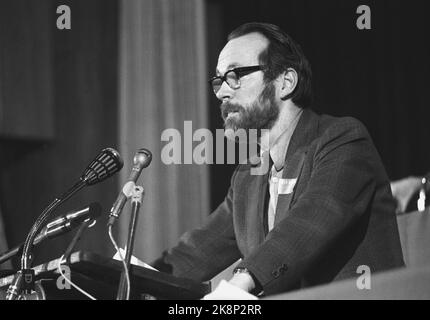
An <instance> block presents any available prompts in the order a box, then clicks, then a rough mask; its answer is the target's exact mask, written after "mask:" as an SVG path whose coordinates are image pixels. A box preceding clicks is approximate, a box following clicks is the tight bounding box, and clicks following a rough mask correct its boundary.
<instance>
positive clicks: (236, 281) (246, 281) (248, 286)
mask: <svg viewBox="0 0 430 320" xmlns="http://www.w3.org/2000/svg"><path fill="white" fill-rule="evenodd" d="M229 283H230V284H232V285H234V286H236V287H239V288H241V289H242V290H245V291H246V292H251V291H252V290H253V289H254V288H255V283H254V280H253V279H252V277H251V275H250V274H249V273H248V272H238V273H235V274H234V275H233V278H231V279H230V281H229Z"/></svg>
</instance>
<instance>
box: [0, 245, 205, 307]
mask: <svg viewBox="0 0 430 320" xmlns="http://www.w3.org/2000/svg"><path fill="white" fill-rule="evenodd" d="M58 260H59V259H55V260H52V261H49V262H47V263H44V264H41V265H38V266H36V267H34V268H33V269H34V270H35V274H36V282H37V286H36V293H35V294H34V295H33V296H32V297H30V299H87V297H86V296H84V295H83V294H82V293H80V292H78V291H77V290H75V289H74V288H73V287H71V288H70V289H67V287H66V286H64V287H65V288H63V289H61V286H60V288H59V286H58V285H57V281H59V282H61V283H62V284H64V283H65V282H64V279H62V278H60V277H61V276H60V274H59V273H58V270H57V265H58ZM62 266H68V267H69V268H70V277H71V280H72V282H74V283H75V284H77V285H78V286H79V287H81V288H82V289H84V290H85V291H87V292H88V293H90V294H91V295H92V296H94V297H96V298H97V299H109V300H114V299H115V298H116V294H117V288H118V283H119V279H120V275H121V272H122V270H123V267H122V263H121V261H117V260H114V259H111V258H107V257H102V256H100V255H97V254H94V253H91V252H86V251H78V252H75V253H73V254H72V255H71V256H70V260H69V263H66V264H62ZM63 272H64V269H63ZM13 277H14V275H9V276H6V277H4V278H2V279H0V299H4V297H5V292H6V290H7V288H8V286H9V284H10V283H11V282H12V280H13ZM59 278H60V279H59ZM130 282H131V287H132V288H131V295H130V297H131V299H200V298H202V297H203V296H204V295H205V294H207V293H208V292H210V285H209V284H207V283H200V282H196V281H193V280H190V279H185V278H177V277H175V276H172V275H170V274H166V273H163V272H158V271H154V270H151V269H148V268H144V267H139V266H135V265H131V267H130Z"/></svg>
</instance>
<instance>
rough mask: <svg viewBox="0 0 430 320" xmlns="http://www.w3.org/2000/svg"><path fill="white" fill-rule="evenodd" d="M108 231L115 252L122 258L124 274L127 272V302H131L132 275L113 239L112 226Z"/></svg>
mask: <svg viewBox="0 0 430 320" xmlns="http://www.w3.org/2000/svg"><path fill="white" fill-rule="evenodd" d="M108 230H109V231H108V232H109V238H110V241H111V242H112V244H113V246H114V247H115V250H116V252H117V253H118V255H119V258H120V260H121V262H122V266H123V269H124V272H125V280H126V284H127V294H126V298H125V300H129V299H130V289H131V285H130V273H129V270H128V268H127V264H126V263H125V258H124V257H123V255H122V253H121V250H120V249H119V247H118V244H117V243H116V241H115V239H114V237H113V234H112V225H109V228H108Z"/></svg>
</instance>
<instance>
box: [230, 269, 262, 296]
mask: <svg viewBox="0 0 430 320" xmlns="http://www.w3.org/2000/svg"><path fill="white" fill-rule="evenodd" d="M239 273H247V274H249V275H250V276H251V278H252V280H254V286H255V287H254V290H252V292H251V293H252V294H254V295H259V294H261V293H262V291H263V287H262V286H261V284H260V282H259V281H258V280H257V279H256V278H255V277H254V275H253V274H252V272H251V271H249V269H248V268H245V267H237V268H234V270H233V274H234V275H235V274H239Z"/></svg>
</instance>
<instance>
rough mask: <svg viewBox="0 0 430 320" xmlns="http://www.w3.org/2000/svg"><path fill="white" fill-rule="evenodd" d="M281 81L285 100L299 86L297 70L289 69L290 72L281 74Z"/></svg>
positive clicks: (282, 96)
mask: <svg viewBox="0 0 430 320" xmlns="http://www.w3.org/2000/svg"><path fill="white" fill-rule="evenodd" d="M281 77H282V79H281V81H282V87H281V97H280V98H281V99H282V100H285V99H287V97H288V96H289V95H291V93H293V91H294V89H295V88H296V86H297V82H298V79H299V77H298V76H297V72H296V70H294V69H293V68H288V70H286V71H284V72H283V73H282V74H281Z"/></svg>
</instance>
